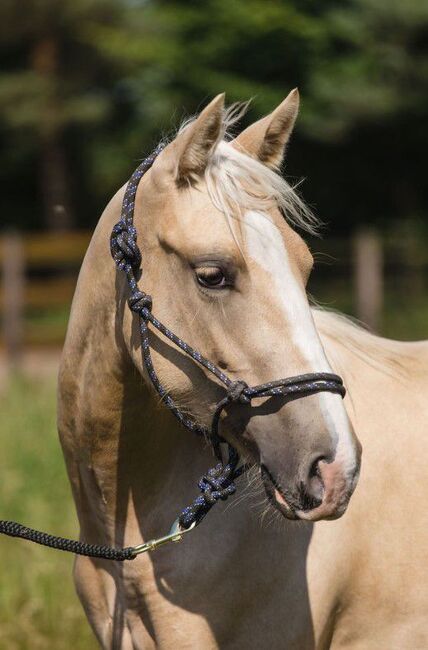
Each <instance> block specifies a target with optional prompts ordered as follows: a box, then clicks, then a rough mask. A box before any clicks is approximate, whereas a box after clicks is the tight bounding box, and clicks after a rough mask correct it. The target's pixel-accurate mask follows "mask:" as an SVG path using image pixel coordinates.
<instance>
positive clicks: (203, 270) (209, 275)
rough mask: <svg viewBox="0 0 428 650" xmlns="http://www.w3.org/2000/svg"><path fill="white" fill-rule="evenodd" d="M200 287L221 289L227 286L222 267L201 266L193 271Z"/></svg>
mask: <svg viewBox="0 0 428 650" xmlns="http://www.w3.org/2000/svg"><path fill="white" fill-rule="evenodd" d="M195 273H196V278H197V280H198V282H199V284H200V285H201V287H206V288H208V289H223V288H224V287H227V286H228V282H227V279H226V276H225V274H224V271H223V269H221V268H220V267H219V266H203V267H200V268H198V269H196V271H195Z"/></svg>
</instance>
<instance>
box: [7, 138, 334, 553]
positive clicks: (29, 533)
mask: <svg viewBox="0 0 428 650" xmlns="http://www.w3.org/2000/svg"><path fill="white" fill-rule="evenodd" d="M162 149H163V146H162V145H160V146H158V147H157V149H156V150H155V151H154V153H153V154H152V155H151V156H149V157H148V158H146V159H145V160H143V162H142V163H141V165H140V166H139V167H138V168H137V169H136V170H135V172H134V173H133V174H132V176H131V178H130V180H129V183H128V185H127V187H126V191H125V196H124V198H123V204H122V213H121V217H120V221H119V222H118V223H117V224H116V225H115V226H114V228H113V232H112V234H111V238H110V248H111V254H112V256H113V259H114V261H115V262H116V265H117V267H118V268H119V269H120V270H122V271H123V272H124V273H125V275H126V279H127V281H128V285H129V289H130V292H131V295H130V297H129V299H128V304H129V308H130V309H131V310H132V311H133V312H136V313H137V314H138V316H139V320H140V336H141V352H142V357H143V364H144V366H145V368H146V370H147V373H148V375H149V377H150V381H151V382H152V384H153V386H154V388H155V390H156V391H157V393H158V394H159V395H160V397H161V398H162V401H163V403H164V404H165V405H166V406H167V407H168V408H169V409H170V410H171V411H172V412H173V413H174V415H175V417H176V418H177V419H178V420H179V421H180V422H181V424H182V425H183V426H185V427H186V428H187V429H189V431H193V432H194V433H198V434H200V435H204V436H207V437H209V438H210V440H211V442H212V444H213V448H214V452H215V454H216V456H217V458H218V460H219V461H220V462H219V463H218V464H217V465H216V466H215V467H213V468H212V469H210V470H209V471H208V472H207V474H206V475H205V476H203V477H202V478H201V479H200V481H199V484H198V485H199V489H200V492H201V493H200V495H199V496H198V497H197V498H196V499H195V500H194V501H193V503H192V504H191V505H190V506H188V507H187V508H185V509H184V510H183V511H182V513H181V514H180V516H179V517H178V519H177V520H176V521H175V522H174V524H173V526H172V528H171V531H170V533H169V534H168V535H165V536H164V537H160V538H158V539H155V540H151V541H149V542H146V543H144V544H140V545H139V546H128V547H127V548H114V547H111V546H101V545H98V544H87V543H85V542H81V541H77V540H71V539H66V538H64V537H57V536H56V535H50V534H48V533H43V532H41V531H38V530H34V529H33V528H28V527H27V526H23V525H22V524H18V523H16V522H14V521H5V520H0V533H2V534H4V535H9V536H11V537H21V538H22V539H27V540H30V541H32V542H35V543H36V544H42V545H43V546H49V547H51V548H56V549H60V550H63V551H69V552H70V553H75V554H78V555H86V556H88V557H98V558H104V559H106V560H116V561H123V560H133V559H135V558H136V557H137V555H139V554H140V553H145V552H146V551H151V550H154V549H155V548H157V547H158V546H161V545H163V544H165V543H167V542H177V541H180V540H181V538H182V536H183V535H184V534H185V533H187V532H188V531H190V530H192V528H194V527H195V526H197V525H198V524H199V523H200V522H201V521H202V519H203V518H204V517H205V515H206V514H207V513H208V512H209V511H210V510H211V508H212V507H213V505H214V504H215V503H217V502H218V501H220V500H223V501H224V500H225V499H227V497H228V496H230V495H231V494H233V493H234V492H235V491H236V486H235V483H234V481H235V479H236V478H237V477H238V476H240V475H241V474H242V473H243V472H244V471H245V470H246V469H247V466H245V465H243V466H241V467H238V464H239V455H238V452H237V450H236V449H235V447H233V445H231V444H230V443H228V442H226V441H225V440H223V438H222V437H221V436H220V434H219V422H220V416H221V414H222V412H223V410H224V409H225V408H226V407H227V405H228V404H232V403H241V404H251V401H252V399H254V398H255V397H273V396H275V395H280V396H281V397H286V398H287V400H288V401H291V400H295V399H300V398H301V397H307V396H308V395H314V394H315V393H320V392H322V391H328V392H330V393H338V394H339V395H341V396H342V397H343V396H344V395H345V388H344V386H343V382H342V379H341V378H340V377H339V376H338V375H333V374H330V373H321V372H319V373H310V374H307V375H298V376H296V377H289V378H288V379H277V380H276V381H270V382H268V383H266V384H260V385H259V386H251V387H250V386H248V384H247V383H246V382H245V381H242V380H241V379H240V380H238V381H232V380H231V379H230V378H229V377H228V376H227V375H225V374H224V373H223V372H222V371H221V370H220V369H219V368H217V366H215V365H214V364H213V363H211V361H209V360H208V359H205V357H203V356H202V354H200V352H198V351H197V350H194V349H193V348H192V347H190V345H188V344H187V343H185V342H184V341H183V340H182V339H180V338H179V337H178V336H177V335H176V334H174V332H171V330H169V329H168V328H167V327H165V325H163V323H161V322H160V321H158V319H157V318H155V316H153V314H152V298H151V296H149V295H148V294H146V293H144V291H141V290H140V289H139V288H138V284H137V280H136V277H135V276H136V273H140V271H141V273H142V269H141V261H142V260H141V252H140V249H139V248H138V246H137V231H136V229H135V226H134V223H133V218H134V206H135V196H136V193H137V187H138V183H139V182H140V180H141V178H142V177H143V176H144V174H145V173H146V171H147V170H148V169H150V167H151V166H152V165H153V162H154V160H155V158H156V156H157V155H158V154H159V153H160V152H161V151H162ZM149 323H150V324H151V325H152V326H153V327H154V328H155V329H157V330H158V331H159V332H161V333H162V334H163V335H164V336H166V337H167V338H168V339H169V340H170V341H172V343H174V344H175V345H176V346H177V347H179V348H180V350H182V351H183V352H185V353H186V354H188V355H189V356H190V357H191V358H192V359H193V360H194V361H196V362H197V363H199V364H200V365H201V366H203V367H204V368H205V369H206V370H208V371H209V372H210V373H211V374H213V375H214V376H215V377H217V379H218V380H219V381H220V382H221V383H222V384H224V386H225V387H226V394H225V396H224V397H223V399H222V400H220V402H219V403H218V404H217V406H216V408H215V410H214V414H213V418H212V422H211V428H210V429H208V428H207V427H205V426H202V425H200V424H198V423H197V422H196V421H195V420H193V419H192V418H189V417H188V416H187V415H186V414H185V413H183V412H182V411H181V410H180V409H179V408H178V406H177V405H176V404H175V403H174V401H173V400H172V398H171V397H170V396H169V395H168V393H167V391H166V389H165V388H164V387H163V386H162V384H161V382H160V381H159V377H158V376H157V374H156V371H155V369H154V367H153V362H152V357H151V353H150V341H149V329H148V324H149ZM222 442H224V443H225V444H226V445H227V447H228V459H227V462H226V463H223V460H222V454H221V449H220V443H222Z"/></svg>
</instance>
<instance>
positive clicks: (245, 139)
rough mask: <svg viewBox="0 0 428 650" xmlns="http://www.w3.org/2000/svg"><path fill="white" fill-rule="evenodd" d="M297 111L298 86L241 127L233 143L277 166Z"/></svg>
mask: <svg viewBox="0 0 428 650" xmlns="http://www.w3.org/2000/svg"><path fill="white" fill-rule="evenodd" d="M298 111H299V91H298V90H297V88H295V89H294V90H292V91H291V93H289V95H288V96H287V97H286V98H285V99H284V101H283V102H282V103H281V104H280V105H279V106H277V108H276V109H275V110H274V111H273V112H272V113H270V114H269V115H266V117H263V118H262V119H261V120H258V122H254V124H251V126H249V127H248V128H246V129H245V130H244V131H242V133H240V134H239V135H238V137H237V138H235V140H233V143H232V144H233V146H234V147H236V148H237V149H239V150H241V151H243V152H244V153H246V154H248V155H249V156H252V157H253V158H257V160H260V162H262V163H264V164H265V165H267V166H268V167H271V168H272V169H278V168H279V167H280V165H281V163H282V161H283V158H284V156H285V147H286V144H287V142H288V140H289V138H290V135H291V132H292V130H293V127H294V123H295V121H296V117H297V113H298Z"/></svg>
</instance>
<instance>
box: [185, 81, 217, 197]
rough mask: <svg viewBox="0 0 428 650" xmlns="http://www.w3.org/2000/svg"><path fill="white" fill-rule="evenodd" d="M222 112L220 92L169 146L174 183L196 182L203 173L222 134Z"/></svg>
mask: <svg viewBox="0 0 428 650" xmlns="http://www.w3.org/2000/svg"><path fill="white" fill-rule="evenodd" d="M223 110H224V93H222V94H221V95H217V97H215V98H214V99H213V100H212V102H210V103H209V104H208V106H206V107H205V108H204V110H203V111H202V112H201V113H200V115H199V116H198V117H197V119H196V120H195V121H194V122H192V123H191V124H189V126H188V127H186V128H185V129H184V130H183V131H182V132H181V133H179V134H178V136H177V137H176V139H175V140H174V142H173V143H172V152H173V155H174V167H175V180H176V182H177V184H179V185H182V184H185V183H188V182H189V181H192V180H197V179H198V178H199V177H200V176H202V174H203V173H204V171H205V168H206V166H207V163H208V160H209V157H210V155H211V153H212V151H213V149H214V147H215V146H216V144H217V142H218V141H219V139H220V137H221V135H222V127H223Z"/></svg>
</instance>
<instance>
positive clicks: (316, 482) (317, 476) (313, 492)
mask: <svg viewBox="0 0 428 650" xmlns="http://www.w3.org/2000/svg"><path fill="white" fill-rule="evenodd" d="M321 461H324V462H325V461H326V457H325V456H317V458H315V460H314V461H313V462H312V463H311V464H310V466H309V472H308V477H307V481H306V486H305V497H306V500H309V501H311V502H316V503H317V505H320V503H321V502H322V499H323V496H324V483H323V480H322V476H321V471H320V463H321Z"/></svg>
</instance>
